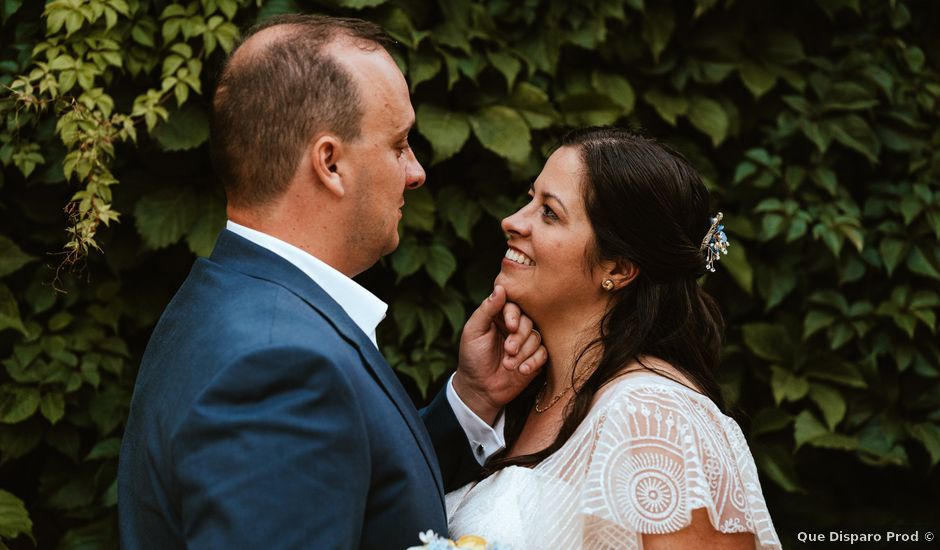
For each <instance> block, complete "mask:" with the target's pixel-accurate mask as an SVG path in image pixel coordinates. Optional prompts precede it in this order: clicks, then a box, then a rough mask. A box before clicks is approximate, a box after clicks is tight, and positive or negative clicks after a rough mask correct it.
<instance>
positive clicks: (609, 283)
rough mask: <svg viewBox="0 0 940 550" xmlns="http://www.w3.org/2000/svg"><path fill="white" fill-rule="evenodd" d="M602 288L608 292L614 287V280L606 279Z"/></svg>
mask: <svg viewBox="0 0 940 550" xmlns="http://www.w3.org/2000/svg"><path fill="white" fill-rule="evenodd" d="M601 288H603V289H604V290H606V291H607V292H610V291H611V290H613V289H614V282H613V281H611V280H610V279H604V282H603V283H601Z"/></svg>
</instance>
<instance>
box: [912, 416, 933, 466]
mask: <svg viewBox="0 0 940 550" xmlns="http://www.w3.org/2000/svg"><path fill="white" fill-rule="evenodd" d="M908 431H909V432H910V434H911V437H913V438H914V439H916V440H917V441H920V442H921V443H922V444H923V445H924V448H925V449H927V452H928V453H930V466H931V467H933V466H936V465H937V463H938V462H940V426H937V425H936V424H934V423H931V422H923V423H920V424H914V425H912V426H909V427H908Z"/></svg>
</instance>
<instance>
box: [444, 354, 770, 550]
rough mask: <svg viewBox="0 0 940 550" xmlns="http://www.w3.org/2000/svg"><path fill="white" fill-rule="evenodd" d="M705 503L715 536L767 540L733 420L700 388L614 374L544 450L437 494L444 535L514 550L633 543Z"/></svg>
mask: <svg viewBox="0 0 940 550" xmlns="http://www.w3.org/2000/svg"><path fill="white" fill-rule="evenodd" d="M699 508H704V509H705V510H706V511H707V512H708V516H709V518H710V520H711V524H712V525H713V526H714V527H715V528H716V529H717V530H719V531H721V532H723V533H741V532H751V533H754V537H755V548H760V549H778V548H780V541H779V539H778V538H777V533H776V531H775V530H774V526H773V523H772V522H771V519H770V514H769V512H768V511H767V505H766V503H765V502H764V496H763V494H762V493H761V487H760V482H759V480H758V478H757V468H756V467H755V465H754V459H753V458H752V456H751V452H750V450H749V449H748V446H747V442H746V441H745V439H744V434H742V433H741V429H740V428H739V427H738V425H737V424H736V423H735V421H734V420H732V419H731V418H729V417H727V416H725V415H723V414H722V413H721V411H720V410H719V409H718V407H716V406H715V404H714V403H712V401H711V400H710V399H708V398H707V397H704V396H702V395H700V394H698V393H696V392H694V391H692V390H690V389H688V388H686V387H685V386H682V385H681V384H679V383H677V382H673V381H671V380H669V379H666V378H664V377H662V376H659V375H656V374H653V373H649V372H638V373H632V374H629V375H627V376H624V377H623V378H622V379H620V380H618V381H617V382H615V383H614V384H612V385H611V386H610V387H608V389H606V390H604V392H603V394H602V395H600V397H599V398H598V399H597V402H596V403H595V404H594V406H593V408H592V409H591V411H590V412H589V413H588V415H587V417H586V418H585V419H584V421H583V422H582V423H581V425H580V426H579V427H578V429H577V431H575V433H574V435H572V437H571V439H570V440H568V442H567V443H565V445H564V447H562V448H561V449H559V450H558V451H557V452H556V453H554V454H553V455H552V456H550V457H549V458H547V459H546V460H544V461H543V462H541V463H540V464H538V465H537V466H535V467H534V468H523V467H518V466H510V467H508V468H504V469H503V470H500V471H499V472H497V473H496V474H494V475H492V476H490V477H488V478H486V479H484V480H483V481H480V482H478V483H471V484H468V485H466V486H464V487H462V488H460V489H457V490H456V491H454V492H452V493H448V495H447V517H448V522H449V529H450V535H451V537H452V538H454V539H456V538H457V537H459V536H462V535H479V536H482V537H484V538H485V539H487V540H488V541H490V542H491V543H492V542H498V543H500V544H501V545H503V546H508V547H509V548H512V549H513V550H527V549H544V548H553V549H556V548H557V549H568V548H591V549H614V548H616V549H618V550H620V549H640V548H642V547H643V542H642V535H643V534H646V533H650V534H653V533H658V534H662V533H671V532H674V531H678V530H679V529H682V528H683V527H686V526H687V525H689V523H690V522H691V519H692V516H691V514H692V510H695V509H699Z"/></svg>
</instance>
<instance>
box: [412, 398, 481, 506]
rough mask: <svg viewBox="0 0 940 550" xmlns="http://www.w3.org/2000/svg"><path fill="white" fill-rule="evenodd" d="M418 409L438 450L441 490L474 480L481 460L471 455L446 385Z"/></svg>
mask: <svg viewBox="0 0 940 550" xmlns="http://www.w3.org/2000/svg"><path fill="white" fill-rule="evenodd" d="M420 413H421V418H422V419H424V425H425V426H426V427H427V429H428V433H429V434H430V435H431V442H432V443H433V444H434V452H435V453H437V461H438V463H440V466H441V477H442V478H443V480H444V490H445V491H453V490H454V489H457V488H458V487H461V486H463V485H465V484H467V483H469V482H470V481H472V480H474V479H475V478H476V476H477V474H479V472H480V464H479V463H477V461H476V458H474V456H473V452H472V450H471V449H470V442H469V441H468V440H467V435H466V433H465V432H464V430H463V428H462V427H461V426H460V423H459V422H457V417H456V416H454V410H453V409H452V408H451V407H450V403H449V402H448V401H447V393H446V389H442V390H441V391H440V392H439V393H438V394H437V397H435V398H434V400H433V401H431V403H430V404H428V406H427V407H425V408H423V409H421V411H420Z"/></svg>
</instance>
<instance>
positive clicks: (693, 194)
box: [484, 127, 724, 474]
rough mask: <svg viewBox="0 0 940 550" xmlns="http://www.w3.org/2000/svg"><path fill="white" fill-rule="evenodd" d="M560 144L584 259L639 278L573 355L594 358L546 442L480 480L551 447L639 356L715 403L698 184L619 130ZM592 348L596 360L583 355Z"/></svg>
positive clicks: (586, 133) (514, 411)
mask: <svg viewBox="0 0 940 550" xmlns="http://www.w3.org/2000/svg"><path fill="white" fill-rule="evenodd" d="M561 146H562V147H572V148H575V149H577V151H578V152H579V153H580V156H581V161H582V164H583V166H584V174H585V176H584V180H583V181H582V190H583V198H584V204H585V208H586V211H587V214H588V218H589V219H590V222H591V226H592V228H593V230H594V235H595V246H594V250H593V251H591V254H590V255H591V256H593V257H589V260H592V261H595V262H596V261H602V260H608V261H611V260H612V261H627V262H631V263H633V264H634V265H636V266H637V267H638V268H639V275H637V277H636V278H635V279H634V280H633V281H632V282H631V283H630V284H628V285H627V286H625V287H623V288H622V289H620V290H618V291H616V294H615V295H614V296H613V299H612V302H611V306H610V308H609V309H608V311H607V312H606V314H605V315H604V317H603V318H602V320H601V322H600V326H599V327H598V336H597V338H596V339H594V340H593V341H592V342H591V343H590V344H588V345H587V346H586V347H585V348H584V349H583V350H582V351H581V353H580V354H579V355H578V358H577V360H576V363H581V362H582V361H585V360H586V359H585V358H586V357H588V356H591V357H598V356H599V357H600V359H599V360H598V361H597V366H596V368H595V369H594V371H593V373H592V374H591V375H590V377H588V379H587V380H586V381H585V382H584V384H583V385H582V386H581V387H580V388H577V389H576V391H575V395H574V397H573V398H572V400H571V402H570V403H569V404H568V406H567V407H566V409H565V414H564V421H563V424H562V427H561V430H560V431H559V433H558V436H557V437H556V438H555V440H554V441H553V442H552V444H551V445H549V446H548V447H546V448H545V449H542V450H541V451H539V452H536V453H533V454H529V455H524V456H517V457H512V458H505V452H504V453H500V454H498V455H496V456H494V457H493V459H492V460H491V461H490V463H489V464H487V467H486V469H485V470H484V473H485V474H490V473H493V472H495V471H496V470H499V469H501V468H504V467H506V466H510V465H522V466H529V465H534V464H537V463H539V462H541V461H542V460H544V459H545V458H547V457H548V456H549V455H551V454H552V453H554V452H555V451H557V450H558V449H559V448H561V447H562V445H564V444H565V442H566V441H567V440H568V438H570V437H571V435H572V434H573V433H574V431H575V429H577V427H578V425H579V424H580V423H581V421H582V420H584V417H585V416H586V415H587V413H588V411H589V410H590V407H591V403H592V401H593V399H594V396H595V395H596V394H597V392H598V391H599V390H600V389H601V388H602V387H603V386H604V385H605V384H606V383H608V382H610V381H611V380H613V379H614V378H616V377H617V376H618V375H620V374H622V372H623V369H624V367H626V366H627V365H630V364H632V363H635V362H637V360H638V358H639V357H641V356H655V357H658V358H661V359H663V360H665V361H667V362H668V363H670V364H671V365H672V366H673V367H675V368H676V369H677V370H678V372H679V373H681V374H682V375H684V376H685V377H686V378H687V379H688V380H690V381H691V382H692V383H693V384H694V385H695V386H696V389H697V391H700V392H702V393H704V394H705V395H706V396H708V397H709V398H710V399H711V400H712V401H714V402H715V403H716V404H717V405H718V407H719V408H723V406H724V403H723V398H722V395H721V388H720V386H719V385H718V383H717V382H716V380H715V376H714V371H715V368H716V367H717V365H718V360H719V353H720V348H721V335H722V331H723V329H724V325H723V321H722V318H721V313H720V312H719V310H718V307H717V305H716V304H715V302H714V301H713V300H712V298H711V297H710V296H709V295H708V294H707V293H706V292H705V291H703V290H702V289H701V288H700V287H699V285H698V282H697V279H698V278H699V277H701V276H702V275H703V274H704V273H705V256H704V254H703V253H702V251H701V250H700V248H699V247H700V246H701V242H702V239H703V238H704V236H705V234H706V232H707V231H708V229H709V227H710V225H711V215H710V213H709V207H708V191H707V189H706V188H705V185H704V184H703V183H702V179H701V177H700V176H699V175H698V173H697V172H696V171H695V170H694V169H693V168H692V167H691V166H690V165H689V163H688V162H687V161H686V160H685V158H683V157H682V155H680V154H679V153H677V152H675V151H673V150H672V149H670V148H669V147H667V146H665V145H662V144H660V143H658V142H656V141H655V140H652V139H649V138H646V137H643V136H640V135H638V134H635V133H633V132H631V131H629V130H625V129H620V128H610V127H592V128H585V129H581V130H576V131H574V132H571V133H569V134H568V135H567V136H565V137H564V138H563V139H562V142H561ZM592 350H596V351H597V352H599V353H592V354H588V352H589V351H592ZM576 366H577V365H576ZM641 366H643V367H644V368H648V369H650V370H655V369H652V368H650V366H649V365H641ZM585 370H587V369H585V368H584V367H583V366H582V367H580V368H577V369H572V384H574V373H575V372H578V371H580V372H585ZM661 374H662V373H661ZM543 380H544V375H541V376H540V377H539V378H538V379H536V380H535V381H533V383H532V384H531V385H530V386H529V388H528V389H527V390H526V391H524V392H523V393H522V394H521V395H520V396H519V397H517V398H516V399H515V400H514V401H513V402H512V403H510V404H509V405H508V406H507V410H506V414H507V417H506V436H507V437H506V439H507V444H508V446H507V448H511V447H512V444H513V443H514V442H515V441H516V440H517V439H518V438H519V435H520V433H521V432H522V428H523V426H524V425H525V421H526V418H527V416H528V414H529V412H530V411H531V410H532V406H533V403H534V400H535V396H536V394H537V393H538V392H539V391H540V390H541V389H542V382H543Z"/></svg>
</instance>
